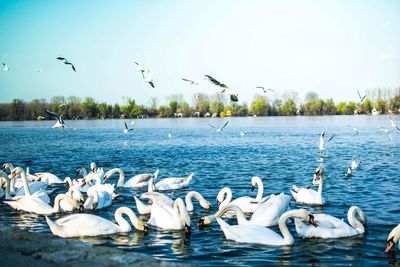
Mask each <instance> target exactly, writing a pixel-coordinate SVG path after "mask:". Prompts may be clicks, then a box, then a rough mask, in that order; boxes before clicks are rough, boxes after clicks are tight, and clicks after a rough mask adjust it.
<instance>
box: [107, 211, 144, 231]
mask: <svg viewBox="0 0 400 267" xmlns="http://www.w3.org/2000/svg"><path fill="white" fill-rule="evenodd" d="M124 214H126V215H128V217H129V220H130V221H131V223H132V224H133V226H134V227H135V228H136V229H138V230H141V231H143V230H144V224H143V222H142V221H141V220H140V219H139V218H138V217H137V216H136V214H135V213H134V212H133V211H132V210H131V209H130V208H128V207H120V208H118V209H117V210H116V212H115V215H114V217H115V220H116V221H117V223H118V225H119V227H120V228H121V230H122V231H124V232H129V231H130V230H131V229H132V227H131V225H130V224H129V223H128V221H127V220H125V219H124V218H123V217H122V215H124Z"/></svg>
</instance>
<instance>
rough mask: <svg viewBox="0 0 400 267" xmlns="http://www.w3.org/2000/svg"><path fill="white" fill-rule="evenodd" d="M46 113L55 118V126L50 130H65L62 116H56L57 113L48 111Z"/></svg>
mask: <svg viewBox="0 0 400 267" xmlns="http://www.w3.org/2000/svg"><path fill="white" fill-rule="evenodd" d="M46 113H47V114H49V115H51V116H53V117H55V119H56V124H54V125H53V127H51V128H53V129H54V128H62V129H63V130H64V128H67V126H65V124H64V120H63V119H62V115H58V114H57V113H55V112H54V111H50V110H47V109H46Z"/></svg>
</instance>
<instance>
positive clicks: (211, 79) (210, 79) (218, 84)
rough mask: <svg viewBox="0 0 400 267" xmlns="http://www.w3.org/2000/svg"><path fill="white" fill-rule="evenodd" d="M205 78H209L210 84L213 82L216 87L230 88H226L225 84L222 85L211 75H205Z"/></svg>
mask: <svg viewBox="0 0 400 267" xmlns="http://www.w3.org/2000/svg"><path fill="white" fill-rule="evenodd" d="M205 76H206V78H207V79H208V80H209V81H210V82H212V83H213V84H215V85H216V86H219V87H223V88H228V86H226V85H225V84H223V83H220V82H219V81H217V80H216V79H214V78H213V77H211V76H210V75H205Z"/></svg>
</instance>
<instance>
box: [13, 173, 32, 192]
mask: <svg viewBox="0 0 400 267" xmlns="http://www.w3.org/2000/svg"><path fill="white" fill-rule="evenodd" d="M14 179H15V178H14ZM21 179H22V183H23V185H24V191H25V195H26V196H31V195H32V194H31V191H30V190H29V186H28V181H27V179H26V175H25V171H24V170H22V171H21ZM14 185H15V184H14Z"/></svg>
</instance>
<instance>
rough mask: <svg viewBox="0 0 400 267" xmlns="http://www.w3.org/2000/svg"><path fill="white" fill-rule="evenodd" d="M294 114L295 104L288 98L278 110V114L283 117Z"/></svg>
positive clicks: (295, 110)
mask: <svg viewBox="0 0 400 267" xmlns="http://www.w3.org/2000/svg"><path fill="white" fill-rule="evenodd" d="M296 112H297V106H296V103H295V102H294V100H293V99H292V98H290V97H289V98H288V99H287V100H286V101H285V102H284V103H283V104H282V105H281V106H280V108H279V114H280V115H284V116H294V115H296Z"/></svg>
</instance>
